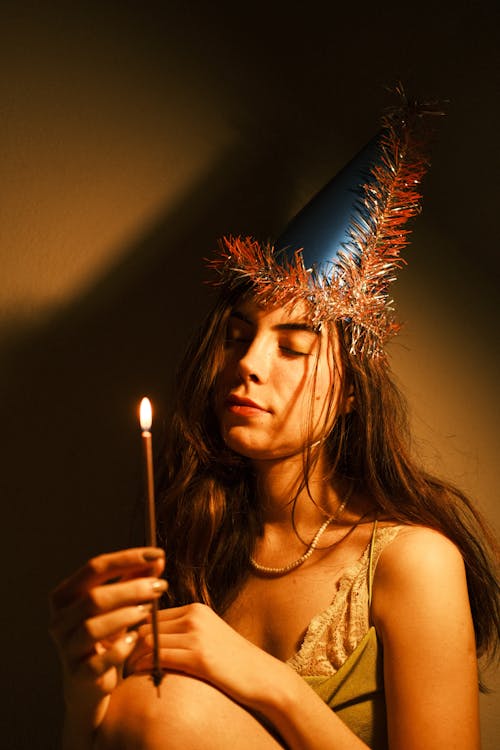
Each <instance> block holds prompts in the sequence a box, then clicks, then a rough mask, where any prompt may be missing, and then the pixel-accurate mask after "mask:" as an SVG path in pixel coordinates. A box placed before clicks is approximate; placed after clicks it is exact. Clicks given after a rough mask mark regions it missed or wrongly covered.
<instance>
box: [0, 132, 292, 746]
mask: <svg viewBox="0 0 500 750" xmlns="http://www.w3.org/2000/svg"><path fill="white" fill-rule="evenodd" d="M257 153H258V159H257V158H256V154H257ZM285 154H286V146H283V144H282V146H280V147H278V146H277V144H275V143H267V144H259V145H258V150H257V149H256V150H255V153H254V152H253V151H252V153H248V152H244V150H242V149H240V150H239V152H236V151H233V152H231V153H228V154H226V155H225V156H224V157H223V158H222V159H221V160H220V161H219V163H218V164H217V165H216V166H215V167H214V168H213V170H212V172H211V173H210V174H207V175H206V176H205V177H204V178H203V179H202V180H201V181H200V182H199V184H198V186H197V188H196V189H195V190H194V191H192V193H191V195H190V196H189V198H188V199H186V200H185V201H184V202H183V203H182V205H178V206H176V207H175V208H174V209H172V210H170V211H169V212H168V214H167V215H166V216H165V217H164V218H163V219H162V220H160V221H158V223H157V224H156V226H155V227H153V228H152V229H151V231H150V232H149V233H148V234H147V236H144V237H143V238H142V239H141V240H139V241H138V242H137V243H136V244H135V245H134V246H133V247H131V248H130V249H129V250H128V251H127V252H125V253H124V254H123V257H124V258H125V260H124V261H123V262H122V263H121V264H120V266H119V267H117V268H115V269H114V270H113V271H112V272H111V273H109V274H108V275H107V277H106V278H105V279H103V280H102V281H101V282H100V284H99V285H98V286H96V287H95V288H94V289H92V290H89V292H88V293H87V294H86V295H85V296H84V297H83V298H81V299H78V300H75V301H74V303H73V304H72V305H71V306H70V307H68V308H67V309H65V310H61V311H59V312H58V314H57V315H54V316H53V317H52V318H51V319H50V320H49V321H47V322H46V323H43V324H40V326H39V327H37V328H36V329H32V330H21V329H20V330H18V331H16V332H15V335H13V336H11V338H10V340H8V341H5V342H4V349H3V351H2V352H0V354H1V357H2V361H3V365H2V370H1V374H0V381H1V384H2V393H3V399H2V402H3V403H2V406H1V411H2V415H1V416H2V425H3V430H4V436H5V441H4V444H5V447H4V450H3V458H4V467H5V468H4V471H3V472H2V479H1V485H2V487H1V496H2V501H3V528H4V535H3V536H4V545H3V547H4V552H5V561H4V571H5V574H4V576H3V588H4V590H3V592H2V601H4V602H8V611H9V614H8V615H7V614H5V610H4V615H3V620H4V622H3V625H4V638H5V643H8V644H9V648H8V650H6V651H5V653H4V657H3V665H2V666H3V681H2V682H3V686H4V694H3V696H2V698H1V702H2V705H3V707H4V709H5V711H6V715H7V716H8V717H9V719H8V721H6V722H5V723H4V727H3V730H2V733H3V736H2V744H3V746H4V747H8V748H34V747H36V748H37V750H44V748H47V749H48V748H53V747H54V744H55V742H56V740H55V737H56V734H57V731H58V724H59V722H60V717H61V713H62V705H61V699H60V686H59V673H58V668H57V661H56V656H55V653H54V649H53V647H52V646H51V644H50V641H49V638H48V635H47V619H48V614H47V592H48V591H49V590H50V588H52V587H53V586H54V585H55V584H56V583H57V582H58V581H59V580H60V579H61V578H62V577H63V576H64V575H65V574H69V573H70V572H72V571H73V570H74V569H75V568H76V567H77V566H78V565H80V564H81V563H82V562H83V561H84V560H85V559H87V558H88V557H89V556H91V555H93V554H96V553H99V552H101V551H105V550H111V549H116V548H119V547H123V546H127V545H128V544H130V543H141V541H142V529H141V528H140V525H141V523H142V522H141V520H140V519H141V518H142V513H141V509H140V507H139V512H138V513H137V512H136V513H135V515H134V507H135V509H136V510H137V499H138V496H139V494H140V487H141V465H140V442H139V432H138V426H137V405H138V402H139V400H140V397H142V396H143V395H144V394H145V393H147V394H148V395H149V396H151V398H152V400H153V403H154V405H155V407H156V412H157V422H156V425H155V426H156V436H157V437H158V435H159V433H160V432H161V415H162V414H164V413H165V405H166V401H167V398H168V392H169V388H170V386H171V383H172V374H173V371H174V369H175V366H176V364H177V362H178V360H179V357H180V355H181V352H182V350H183V348H184V345H185V342H186V339H187V337H188V334H189V332H190V331H191V330H192V329H193V328H194V326H195V325H196V323H197V321H198V320H199V319H200V316H201V315H202V314H203V312H204V311H205V310H207V308H208V305H209V304H210V298H211V296H212V293H211V292H210V291H209V289H208V288H207V287H205V288H203V286H202V280H203V278H207V277H208V276H209V273H207V271H206V269H205V268H204V266H203V262H202V258H203V257H204V256H207V255H209V254H210V253H211V251H212V249H213V248H214V246H215V242H216V239H217V238H218V237H219V236H221V235H222V234H223V233H224V232H228V231H233V232H234V233H240V232H241V233H246V232H248V233H249V232H250V227H249V226H248V222H249V221H251V222H252V231H253V233H255V234H256V235H257V236H262V237H267V236H270V235H272V234H273V233H274V232H275V231H277V230H279V228H280V227H281V224H280V225H279V226H277V227H275V226H271V225H270V224H269V217H273V220H277V221H278V222H281V217H283V216H284V215H285V212H286V203H287V195H286V194H284V193H283V190H281V189H280V190H276V189H275V186H274V185H273V184H272V182H271V181H270V180H267V179H266V182H265V183H263V181H262V179H261V174H262V173H263V172H265V171H266V167H265V165H266V164H269V162H270V161H272V163H273V165H274V168H273V174H275V175H276V178H275V179H276V180H278V178H279V180H280V181H282V178H283V175H284V174H285V172H286V169H285V166H284V165H285V161H286V160H285V158H284V157H285ZM235 186H237V190H235ZM276 217H277V218H276ZM157 442H159V441H157ZM133 517H134V518H135V520H136V523H139V528H137V527H136V528H135V529H131V521H132V518H133ZM138 519H139V520H138ZM27 717H29V720H27Z"/></svg>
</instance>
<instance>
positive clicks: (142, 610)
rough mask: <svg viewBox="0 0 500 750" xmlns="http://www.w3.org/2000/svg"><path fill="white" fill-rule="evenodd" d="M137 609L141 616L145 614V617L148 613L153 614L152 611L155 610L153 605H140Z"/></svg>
mask: <svg viewBox="0 0 500 750" xmlns="http://www.w3.org/2000/svg"><path fill="white" fill-rule="evenodd" d="M137 609H138V610H139V612H140V613H141V614H144V615H145V614H147V613H148V612H151V610H152V609H153V605H152V604H139V605H138V606H137Z"/></svg>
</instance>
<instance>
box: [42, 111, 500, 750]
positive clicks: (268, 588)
mask: <svg viewBox="0 0 500 750" xmlns="http://www.w3.org/2000/svg"><path fill="white" fill-rule="evenodd" d="M398 123H399V125H398V127H396V126H395V124H394V115H393V117H392V119H390V121H388V122H386V123H385V126H386V129H385V130H384V132H383V134H382V135H381V136H380V138H379V140H378V141H377V149H376V154H375V156H373V154H374V152H373V143H371V144H370V146H369V148H368V151H367V150H366V149H365V150H364V151H363V152H361V153H362V160H363V159H366V158H367V154H368V153H369V154H370V159H371V166H370V172H369V179H368V180H366V179H365V180H364V181H362V187H363V191H364V192H363V195H364V197H365V198H366V196H367V195H369V196H371V198H373V201H372V202H371V203H370V202H369V201H368V215H366V214H365V215H362V217H361V220H355V221H354V222H353V219H352V216H350V218H349V227H350V228H349V236H348V237H349V240H348V241H349V242H350V243H351V244H353V245H355V248H354V251H353V252H352V253H350V254H349V253H348V252H347V250H348V246H347V245H346V243H342V241H341V243H340V245H339V247H340V248H341V250H340V251H339V252H338V254H337V256H336V258H335V261H334V273H333V274H331V273H330V275H329V276H328V278H327V277H326V276H321V275H320V274H319V272H317V270H316V269H317V268H318V265H317V264H316V261H315V265H314V266H312V268H313V270H312V271H309V269H308V268H307V266H306V264H305V262H304V256H303V255H300V256H299V257H298V258H293V257H291V256H288V259H283V258H281V257H280V256H278V255H276V253H275V251H274V250H273V249H272V248H269V247H267V246H262V245H260V244H259V243H256V242H254V241H252V240H249V239H244V240H228V241H226V251H225V255H223V257H222V258H221V259H220V260H219V270H220V272H221V276H222V291H221V295H220V298H219V301H218V303H217V304H216V307H215V309H214V311H213V312H212V314H211V315H210V316H209V317H208V319H207V322H206V324H205V326H204V327H203V329H202V330H201V332H200V335H199V337H198V338H197V340H196V341H195V342H194V343H193V345H192V347H191V349H190V350H189V352H188V353H187V356H186V359H185V362H184V364H183V366H182V367H181V370H180V372H181V373H182V377H181V379H180V383H179V390H178V396H177V402H176V406H175V409H174V413H173V418H172V424H171V432H170V436H169V440H168V445H167V452H166V457H165V467H164V476H163V478H162V488H161V493H160V494H161V498H160V503H159V515H160V521H161V527H162V530H163V542H164V546H165V550H166V558H165V554H164V551H163V550H161V549H149V548H141V549H131V550H125V551H121V552H116V553H111V554H107V555H102V556H100V557H98V558H95V559H93V560H91V561H90V562H88V563H87V564H86V565H85V566H84V567H83V568H82V569H81V570H80V571H78V572H77V573H76V574H74V575H73V576H71V577H70V578H68V579H67V580H66V581H65V582H63V583H62V584H61V585H60V586H59V587H58V589H57V590H56V591H55V592H54V594H53V596H52V608H53V613H54V615H53V625H52V631H53V634H54V637H55V639H56V642H57V644H58V646H59V650H60V653H61V658H62V663H63V670H64V682H65V695H66V703H67V711H66V720H65V729H64V741H63V744H64V747H65V750H69V749H70V748H71V749H72V750H90V749H91V748H92V749H94V748H98V750H105V749H108V750H114V749H115V748H127V749H128V748H130V749H133V748H141V749H142V748H143V749H144V750H149V749H151V750H156V748H158V750H163V748H165V749H167V748H181V747H182V748H184V749H185V748H204V749H205V748H207V749H210V748H214V749H215V748H217V749H220V750H223V749H224V748H229V747H231V748H234V747H237V748H242V749H244V748H279V747H283V746H284V747H288V748H292V750H299V749H300V750H316V749H319V748H322V749H323V748H332V749H334V750H358V749H359V750H361V748H367V747H368V748H377V749H378V748H390V750H402V749H404V750H433V748H436V749H437V748H439V750H441V749H442V748H443V747H450V748H451V747H453V748H456V750H474V748H479V730H478V673H477V654H478V653H480V654H481V653H483V652H485V651H486V650H488V648H490V647H492V646H494V645H495V642H496V639H497V638H498V625H499V616H498V597H497V585H496V582H495V578H494V574H493V570H492V564H491V562H490V557H489V552H488V542H487V533H486V531H485V529H484V528H483V527H482V525H481V522H480V520H479V518H478V516H477V513H476V512H475V511H474V509H473V508H472V506H471V505H470V503H469V502H468V501H467V499H466V498H465V497H464V496H463V495H462V494H461V493H460V492H459V491H457V490H456V489H454V488H453V487H450V486H448V485H446V484H445V483H443V482H441V481H439V480H437V479H435V478H434V477H431V476H429V475H428V474H427V473H426V472H425V471H424V470H423V469H422V468H420V467H419V466H418V465H416V463H415V462H414V460H413V458H412V457H411V454H410V451H409V447H408V431H407V426H406V421H405V409H404V404H403V402H402V399H401V396H400V394H399V393H398V391H397V390H396V388H395V386H394V385H393V383H392V381H391V377H390V371H389V367H388V363H387V358H386V357H385V355H384V353H383V343H384V342H385V339H386V338H387V336H388V334H390V333H391V332H392V329H393V323H392V319H391V317H390V314H389V311H388V300H387V284H388V282H389V281H390V277H391V276H392V274H393V271H394V267H395V266H397V265H398V260H397V258H398V253H399V249H400V245H401V244H402V243H404V235H405V231H404V230H403V229H402V226H403V222H404V221H406V219H407V218H408V216H409V215H411V214H412V213H414V212H415V210H416V208H415V201H416V197H415V194H414V192H413V191H414V185H415V182H416V181H418V179H419V177H420V176H421V164H422V162H421V160H419V159H417V160H415V158H413V157H412V158H413V161H412V160H411V159H410V156H409V152H408V151H407V150H405V149H407V146H408V139H407V133H408V122H407V119H404V118H403V120H401V118H400V119H399V120H398ZM401 123H402V124H401ZM403 147H404V148H403ZM374 159H375V163H374V161H373V160H374ZM358 161H359V159H358V160H356V165H355V166H356V172H357V174H358V177H357V178H356V179H357V181H358V185H359V184H360V180H359V163H358ZM401 162H404V164H401ZM408 164H410V166H409V167H408ZM419 170H420V171H419ZM410 178H411V179H410ZM417 178H418V179H417ZM342 179H343V180H344V182H345V174H344V175H343V178H342ZM398 180H399V182H398ZM401 185H403V186H404V187H403V188H401ZM408 185H409V186H410V187H408ZM337 186H338V182H335V184H334V185H333V186H329V188H328V190H327V194H328V195H327V198H328V200H330V199H331V198H332V195H333V200H332V204H336V203H337V204H338V194H337ZM403 198H404V201H403ZM324 199H325V194H324V193H323V195H321V194H320V198H319V201H320V203H321V202H322V201H324ZM365 203H366V202H365ZM313 204H314V205H313V207H312V209H310V208H309V207H308V214H307V216H306V220H307V221H309V218H310V211H311V210H312V212H313V215H314V216H315V217H316V218H315V222H316V225H317V223H318V220H317V214H315V211H316V208H317V206H318V203H317V201H314V202H313ZM380 211H381V212H382V214H381V215H380V214H379V213H377V212H380ZM333 213H334V211H333V209H332V210H330V211H328V216H329V217H331V216H332V214H333ZM307 221H306V223H307ZM384 222H385V224H384ZM398 222H399V223H398ZM333 223H334V224H335V227H336V228H338V225H339V219H338V217H335V218H334V221H333ZM302 225H303V222H302V224H301V220H300V221H299V223H298V224H296V227H297V226H299V229H300V226H302ZM353 226H354V227H355V228H354V229H353ZM299 233H300V232H299ZM308 235H309V237H310V235H311V230H310V228H309V230H308ZM337 242H338V241H337ZM286 244H288V241H287V243H286ZM290 244H292V246H295V247H297V246H301V245H302V243H301V245H297V243H295V242H292V243H290ZM304 244H305V243H304ZM281 246H283V245H281ZM304 253H305V250H304ZM330 257H331V255H330ZM164 571H165V577H164V578H162V577H161V576H162V574H163V572H164ZM167 582H168V583H167ZM167 587H168V590H167ZM165 591H166V592H167V593H166V600H167V603H168V606H167V607H165V608H164V609H161V610H160V613H159V633H160V635H159V640H160V658H161V667H162V669H163V670H164V676H163V680H162V683H161V692H160V693H159V694H158V693H157V691H156V689H155V688H154V686H153V684H152V681H151V677H150V670H151V668H152V653H151V651H152V636H151V626H150V624H149V621H148V617H149V608H150V602H151V600H152V599H153V598H159V597H161V596H162V594H163V593H164V592H165Z"/></svg>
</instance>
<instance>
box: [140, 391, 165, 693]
mask: <svg viewBox="0 0 500 750" xmlns="http://www.w3.org/2000/svg"><path fill="white" fill-rule="evenodd" d="M139 421H140V424H141V430H142V445H143V449H144V469H145V471H144V477H145V489H146V503H147V505H146V544H147V545H148V546H149V547H156V515H155V484H154V474H153V439H152V435H151V426H152V424H153V411H152V409H151V401H150V400H149V398H143V399H142V401H141V406H140V409H139ZM152 604H153V609H152V611H151V626H152V630H153V672H152V677H153V683H154V685H155V686H156V687H157V688H158V693H159V690H160V687H159V686H160V683H161V681H162V678H163V672H162V670H161V668H160V649H159V640H158V600H157V599H154V600H153V603H152Z"/></svg>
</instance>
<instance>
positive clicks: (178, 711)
mask: <svg viewBox="0 0 500 750" xmlns="http://www.w3.org/2000/svg"><path fill="white" fill-rule="evenodd" d="M229 703H231V701H230V700H229V699H228V698H227V697H226V696H224V695H223V694H222V693H220V692H219V691H218V690H216V688H213V687H212V686H210V685H207V684H206V683H204V682H201V681H200V680H196V679H195V678H192V677H188V676H186V675H181V674H167V675H165V677H164V679H163V682H162V684H161V688H160V695H158V692H157V690H156V688H155V687H154V686H153V683H152V682H151V679H150V677H149V676H144V675H133V676H131V677H128V678H127V679H126V680H124V681H123V683H121V685H120V686H119V687H118V688H117V689H116V690H115V692H114V693H113V695H112V697H111V699H110V703H109V707H108V711H107V713H106V717H105V719H104V721H103V723H102V725H101V727H100V728H99V731H98V738H97V741H96V750H121V749H122V748H124V747H126V748H127V750H177V749H178V748H179V749H180V748H182V750H190V749H191V748H192V749H193V750H194V749H195V748H196V749H197V750H198V749H199V748H200V747H209V746H210V738H215V736H216V735H218V730H217V725H218V724H219V723H222V722H224V714H225V711H224V710H223V706H224V704H229ZM221 709H222V710H221ZM220 728H221V731H222V732H223V731H224V728H223V726H222V725H221V727H220ZM207 733H208V734H207ZM222 746H223V745H213V747H222Z"/></svg>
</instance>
